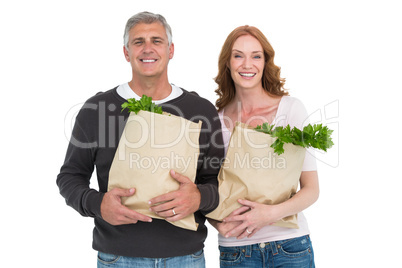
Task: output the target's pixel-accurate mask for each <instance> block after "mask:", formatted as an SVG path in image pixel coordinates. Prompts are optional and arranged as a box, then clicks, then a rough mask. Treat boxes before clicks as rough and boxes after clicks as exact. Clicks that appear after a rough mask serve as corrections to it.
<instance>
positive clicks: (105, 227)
mask: <svg viewBox="0 0 402 268" xmlns="http://www.w3.org/2000/svg"><path fill="white" fill-rule="evenodd" d="M171 38H172V34H171V29H170V26H169V25H168V24H167V22H166V20H165V19H164V18H163V17H162V16H161V15H156V14H152V13H149V12H142V13H138V14H137V15H134V16H133V17H132V18H130V19H129V20H128V22H127V24H126V29H125V34H124V43H125V44H124V56H125V58H126V60H127V61H128V62H129V63H130V65H131V68H132V80H131V81H130V82H128V83H126V84H123V85H120V86H118V87H116V88H114V89H111V90H109V91H106V92H103V93H99V94H97V95H95V96H93V97H92V98H90V99H89V100H88V101H87V102H86V103H85V104H84V106H83V107H82V108H81V110H80V112H79V114H78V115H77V118H76V122H75V126H74V129H73V133H72V137H71V141H70V144H69V146H68V149H67V154H66V159H65V162H64V164H63V166H62V167H61V170H60V174H59V175H58V177H57V185H58V187H59V189H60V193H61V195H62V196H63V197H64V198H65V199H66V202H67V204H68V205H70V206H72V207H73V208H74V209H76V210H77V211H78V212H79V213H80V214H81V215H83V216H89V217H93V218H94V220H95V228H94V233H93V248H94V249H95V250H97V251H98V252H99V254H98V257H99V258H98V267H106V266H107V267H148V266H151V267H159V266H156V264H159V265H163V267H204V266H205V260H204V256H203V246H204V244H203V242H204V241H205V238H206V235H207V230H206V226H205V225H204V223H205V216H204V215H206V214H207V213H209V212H210V211H212V210H213V209H215V207H216V206H217V205H218V190H217V180H216V177H217V174H218V172H219V163H221V160H222V158H223V146H222V145H223V141H222V135H221V133H220V128H221V126H220V122H219V119H218V116H217V112H216V109H215V108H214V106H213V105H212V104H211V103H210V102H209V101H207V100H205V99H202V98H200V97H198V96H197V95H196V94H194V93H190V92H188V91H186V90H184V89H181V88H179V87H176V86H175V85H173V84H170V83H169V81H168V75H167V67H168V63H169V60H170V59H171V58H172V57H173V54H174V45H173V43H172V40H171ZM143 94H145V95H147V96H150V97H152V99H153V100H156V101H155V102H156V103H157V104H159V105H161V106H162V108H163V110H164V111H166V112H169V113H172V114H175V115H179V116H182V117H184V118H186V119H188V120H193V121H197V122H198V120H202V121H203V124H202V129H201V134H200V139H199V143H200V156H199V160H198V166H197V175H196V179H195V183H193V182H192V181H190V180H189V179H188V178H187V177H185V176H183V175H181V174H179V173H175V172H174V171H171V176H172V177H173V178H174V179H176V180H177V181H178V182H179V183H180V188H179V190H177V191H174V192H170V193H167V194H164V195H161V196H157V197H155V198H153V199H151V200H150V209H151V210H152V211H153V212H155V213H157V214H158V215H159V216H161V217H163V218H165V219H166V220H168V221H177V220H180V219H183V218H184V217H186V216H188V215H189V214H192V213H194V216H195V220H196V222H197V223H198V224H199V226H198V229H197V231H191V230H186V229H182V228H179V227H175V226H174V225H172V224H170V223H169V222H167V221H165V220H159V219H152V218H150V217H148V216H146V215H143V214H140V213H138V212H136V211H135V210H130V209H128V208H126V207H125V206H123V205H122V203H121V198H122V197H128V196H132V195H135V191H136V189H113V190H111V191H109V192H107V186H108V175H109V170H110V166H111V164H112V161H113V157H114V154H115V152H116V149H117V145H118V143H119V139H120V136H121V134H122V131H123V128H124V124H125V121H126V120H127V118H128V113H127V112H125V113H121V108H120V107H121V104H122V103H124V102H125V100H126V99H127V98H139V97H140V96H142V95H143ZM94 167H96V172H97V179H98V184H99V191H96V190H95V189H91V188H90V187H89V181H90V177H91V175H92V172H93V170H94ZM155 187H157V186H155ZM112 264H113V265H114V266H111V265H112ZM103 265H104V266H103ZM119 265H120V266H119Z"/></svg>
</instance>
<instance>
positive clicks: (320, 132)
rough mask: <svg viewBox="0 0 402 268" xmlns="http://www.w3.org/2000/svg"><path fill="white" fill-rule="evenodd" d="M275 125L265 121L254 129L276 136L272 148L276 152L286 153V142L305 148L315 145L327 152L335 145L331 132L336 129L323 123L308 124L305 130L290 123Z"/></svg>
mask: <svg viewBox="0 0 402 268" xmlns="http://www.w3.org/2000/svg"><path fill="white" fill-rule="evenodd" d="M274 126H275V125H270V124H269V123H264V124H262V125H258V126H257V127H256V128H255V129H254V130H256V131H259V132H263V133H266V134H269V135H271V136H272V137H274V138H276V140H275V142H274V143H273V144H272V145H271V148H273V149H274V152H275V153H277V154H278V155H281V154H283V153H284V149H283V145H284V144H285V143H291V144H294V145H299V146H301V147H303V148H308V147H313V148H316V149H320V150H323V151H325V152H326V151H327V149H329V148H331V147H332V145H334V143H333V142H332V138H331V134H332V132H334V131H333V130H331V129H328V127H326V126H324V127H323V126H322V124H314V125H311V124H308V125H307V126H305V127H304V128H303V130H300V129H298V128H296V127H293V128H292V129H291V128H290V126H289V125H287V126H286V127H275V128H274Z"/></svg>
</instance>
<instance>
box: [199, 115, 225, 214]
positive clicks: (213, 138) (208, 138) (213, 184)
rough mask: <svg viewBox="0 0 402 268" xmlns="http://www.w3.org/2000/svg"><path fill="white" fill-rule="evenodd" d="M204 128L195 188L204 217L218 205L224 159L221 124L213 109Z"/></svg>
mask: <svg viewBox="0 0 402 268" xmlns="http://www.w3.org/2000/svg"><path fill="white" fill-rule="evenodd" d="M204 124H205V128H203V133H202V137H201V142H200V146H201V148H200V152H201V155H200V158H199V163H198V170H197V187H198V189H199V191H200V193H201V204H200V208H199V210H200V212H201V213H203V214H204V215H206V214H208V213H209V212H211V211H213V210H214V209H215V208H216V207H217V206H218V204H219V193H218V180H217V177H218V173H219V170H220V166H221V164H222V161H223V159H224V145H223V138H222V129H221V123H220V120H219V116H218V113H217V112H216V109H215V108H214V107H213V109H212V110H211V117H209V122H206V123H205V122H203V125H204Z"/></svg>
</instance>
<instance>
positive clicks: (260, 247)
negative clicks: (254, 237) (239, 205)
mask: <svg viewBox="0 0 402 268" xmlns="http://www.w3.org/2000/svg"><path fill="white" fill-rule="evenodd" d="M219 250H220V253H221V254H220V266H221V267H242V268H248V267H250V268H259V267H261V268H274V267H275V268H279V267H286V268H311V267H315V265H314V252H313V246H312V244H311V240H310V236H308V235H307V236H301V237H297V238H292V239H286V240H280V241H274V242H269V243H268V242H267V243H260V244H254V245H248V246H240V247H221V246H219Z"/></svg>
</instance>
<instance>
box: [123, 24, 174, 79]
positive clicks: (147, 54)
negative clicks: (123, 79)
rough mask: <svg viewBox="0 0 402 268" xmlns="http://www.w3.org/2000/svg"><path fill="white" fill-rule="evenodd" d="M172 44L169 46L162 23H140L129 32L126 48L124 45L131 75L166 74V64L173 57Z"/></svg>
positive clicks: (154, 75)
mask: <svg viewBox="0 0 402 268" xmlns="http://www.w3.org/2000/svg"><path fill="white" fill-rule="evenodd" d="M173 53H174V46H173V44H171V45H170V46H169V42H168V38H167V35H166V30H165V28H164V27H163V25H162V24H160V23H158V22H155V23H151V24H145V23H140V24H137V25H136V26H134V27H133V28H131V30H130V32H129V40H128V49H126V48H125V47H124V55H125V57H126V60H127V61H128V62H130V63H131V67H132V69H133V76H137V78H141V77H160V76H162V75H166V76H167V65H168V63H169V60H170V59H171V58H173Z"/></svg>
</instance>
